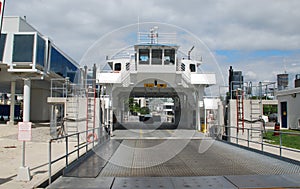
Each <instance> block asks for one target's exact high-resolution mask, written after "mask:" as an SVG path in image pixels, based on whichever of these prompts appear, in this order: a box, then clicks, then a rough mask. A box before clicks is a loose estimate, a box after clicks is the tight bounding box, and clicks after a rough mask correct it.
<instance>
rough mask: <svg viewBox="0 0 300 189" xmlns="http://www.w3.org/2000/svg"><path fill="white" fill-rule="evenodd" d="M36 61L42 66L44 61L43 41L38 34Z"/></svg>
mask: <svg viewBox="0 0 300 189" xmlns="http://www.w3.org/2000/svg"><path fill="white" fill-rule="evenodd" d="M36 63H37V64H38V65H41V66H43V67H44V63H45V41H44V39H42V38H41V37H40V36H37V52H36Z"/></svg>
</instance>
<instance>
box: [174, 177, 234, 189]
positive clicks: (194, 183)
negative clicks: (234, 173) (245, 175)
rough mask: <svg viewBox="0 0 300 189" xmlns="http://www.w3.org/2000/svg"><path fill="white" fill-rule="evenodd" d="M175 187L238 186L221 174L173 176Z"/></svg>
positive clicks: (227, 188)
mask: <svg viewBox="0 0 300 189" xmlns="http://www.w3.org/2000/svg"><path fill="white" fill-rule="evenodd" d="M172 182H173V184H174V188H175V189H184V188H189V189H194V188H195V189H196V188H198V189H202V188H203V189H210V188H211V189H216V188H218V189H234V188H237V187H236V186H234V185H233V184H231V183H230V182H229V181H228V180H226V179H225V178H224V177H221V176H216V177H214V176H212V177H173V178H172Z"/></svg>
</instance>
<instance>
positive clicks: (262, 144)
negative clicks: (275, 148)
mask: <svg viewBox="0 0 300 189" xmlns="http://www.w3.org/2000/svg"><path fill="white" fill-rule="evenodd" d="M261 151H262V152H263V151H264V138H263V131H261Z"/></svg>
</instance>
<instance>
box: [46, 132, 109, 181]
mask: <svg viewBox="0 0 300 189" xmlns="http://www.w3.org/2000/svg"><path fill="white" fill-rule="evenodd" d="M98 136H99V137H98ZM71 137H72V138H71ZM80 137H84V138H86V142H83V143H80ZM70 138H71V139H73V140H74V139H75V142H73V141H72V142H71V143H72V144H76V146H75V149H70V147H69V144H70ZM61 140H62V141H65V154H64V155H62V156H60V157H58V158H56V159H54V160H52V143H53V142H54V141H61ZM106 140H109V137H108V135H107V134H103V132H102V127H97V128H93V129H90V130H87V131H82V132H77V133H74V134H70V135H66V136H62V137H57V138H53V139H51V140H50V141H49V149H48V150H49V165H48V166H49V168H48V174H49V184H51V182H52V180H51V178H52V165H53V164H54V163H57V162H59V161H62V160H65V169H66V168H68V166H69V165H70V160H69V158H70V157H71V155H72V154H74V153H77V155H76V156H75V157H76V160H78V159H79V157H80V156H81V155H84V154H87V153H88V151H90V150H91V149H93V148H94V147H95V146H96V145H98V144H101V143H103V142H104V141H106ZM70 150H71V151H70Z"/></svg>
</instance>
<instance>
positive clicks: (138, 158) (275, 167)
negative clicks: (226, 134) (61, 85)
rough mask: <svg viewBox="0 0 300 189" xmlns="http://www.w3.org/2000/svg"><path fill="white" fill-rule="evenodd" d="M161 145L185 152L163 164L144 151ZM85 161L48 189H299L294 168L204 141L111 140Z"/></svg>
mask: <svg viewBox="0 0 300 189" xmlns="http://www.w3.org/2000/svg"><path fill="white" fill-rule="evenodd" d="M166 141H169V142H170V144H169V149H165V150H166V151H170V150H171V149H172V145H174V146H177V145H180V144H184V143H186V146H185V147H184V148H183V150H181V151H180V152H178V153H175V154H174V156H173V157H172V158H170V159H168V160H167V161H165V162H160V161H161V159H159V158H158V157H160V156H162V155H163V154H161V153H156V157H155V153H151V152H149V151H147V150H145V149H151V148H152V147H155V146H159V145H160V144H162V143H165V142H166ZM203 142H204V143H205V142H206V143H207V142H209V144H210V147H209V148H208V149H207V150H205V151H203V152H202V151H201V150H200V151H199V146H200V145H201V143H202V145H203ZM207 144H208V143H207ZM143 149H144V150H143ZM146 152H147V153H146ZM199 152H200V153H199ZM99 153H101V154H99ZM93 156H98V158H97V157H93ZM90 158H91V159H86V161H84V162H83V164H82V165H79V166H78V167H75V168H74V169H73V170H72V171H73V172H72V173H70V174H69V175H68V177H66V176H62V177H60V178H59V179H58V180H56V181H55V182H54V183H52V184H51V185H50V186H49V188H112V189H117V188H170V189H173V188H174V189H177V188H297V187H299V188H300V166H299V165H296V164H293V163H290V162H286V161H282V160H280V159H276V158H273V157H269V156H265V155H263V154H258V153H255V152H253V151H249V150H246V149H242V148H239V147H236V146H232V145H230V144H227V143H223V142H220V141H214V140H208V139H191V140H187V141H186V140H184V139H172V140H163V139H145V140H144V139H128V140H113V139H112V140H110V141H108V142H107V143H105V144H104V145H103V146H102V148H98V149H96V150H95V153H94V154H93V155H92V156H91V157H90ZM99 158H100V159H102V160H101V161H99ZM103 160H109V161H107V162H104V161H103ZM88 161H91V162H88ZM92 161H93V162H92ZM90 172H91V173H92V174H91V173H90ZM96 173H97V174H96ZM87 177H88V178H87Z"/></svg>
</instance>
